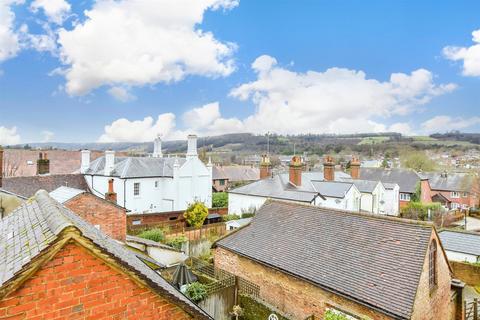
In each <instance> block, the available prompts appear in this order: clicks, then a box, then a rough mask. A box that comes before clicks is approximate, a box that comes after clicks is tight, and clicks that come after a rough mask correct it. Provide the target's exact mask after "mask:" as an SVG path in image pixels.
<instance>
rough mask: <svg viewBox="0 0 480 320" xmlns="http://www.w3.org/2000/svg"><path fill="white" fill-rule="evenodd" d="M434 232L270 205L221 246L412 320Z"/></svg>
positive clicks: (317, 209) (362, 216) (315, 209)
mask: <svg viewBox="0 0 480 320" xmlns="http://www.w3.org/2000/svg"><path fill="white" fill-rule="evenodd" d="M432 230H433V227H432V226H431V225H429V224H415V223H409V222H404V221H400V220H399V219H392V218H385V217H379V216H372V215H366V214H361V213H353V212H348V211H340V210H333V209H326V208H320V207H316V206H310V205H301V204H295V203H288V202H279V201H270V202H267V203H266V204H265V205H264V206H263V207H261V208H260V210H259V211H257V213H256V215H255V217H254V218H253V219H252V221H251V222H250V224H249V225H247V226H246V227H244V228H242V229H239V230H238V231H237V232H234V233H232V234H230V235H228V236H226V237H225V238H223V239H221V240H219V241H218V242H217V243H216V246H218V247H221V248H225V249H227V250H229V251H232V252H235V253H237V254H239V255H241V256H244V257H247V258H250V259H253V260H255V261H257V262H259V263H261V264H264V265H267V266H269V267H273V268H275V269H277V270H280V271H282V272H286V273H288V274H290V275H292V276H294V277H298V278H301V279H303V280H305V281H308V282H310V283H312V284H315V285H317V286H319V287H321V288H323V289H325V290H328V291H331V292H334V293H336V294H339V295H342V296H344V297H346V298H348V299H351V300H355V301H357V302H358V303H362V304H364V305H366V306H368V307H370V308H375V309H377V310H379V311H381V312H383V313H385V314H388V315H391V316H393V317H395V318H400V319H409V318H410V316H411V313H412V309H413V304H414V300H415V295H416V291H417V286H418V282H419V279H420V275H421V272H422V267H423V263H424V258H425V255H426V250H427V248H428V244H429V240H430V236H431V234H432Z"/></svg>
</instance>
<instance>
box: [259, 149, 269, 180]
mask: <svg viewBox="0 0 480 320" xmlns="http://www.w3.org/2000/svg"><path fill="white" fill-rule="evenodd" d="M271 171H272V165H271V164H270V158H269V157H268V155H266V154H264V155H262V160H261V162H260V179H265V178H268V177H270V176H271Z"/></svg>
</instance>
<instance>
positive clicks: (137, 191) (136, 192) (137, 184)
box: [133, 182, 140, 197]
mask: <svg viewBox="0 0 480 320" xmlns="http://www.w3.org/2000/svg"><path fill="white" fill-rule="evenodd" d="M133 196H134V197H140V182H134V183H133Z"/></svg>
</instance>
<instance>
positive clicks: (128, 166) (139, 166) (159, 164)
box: [86, 157, 186, 178]
mask: <svg viewBox="0 0 480 320" xmlns="http://www.w3.org/2000/svg"><path fill="white" fill-rule="evenodd" d="M175 161H178V164H179V165H180V166H182V165H183V164H184V163H185V161H186V159H185V158H146V157H115V165H114V169H113V172H112V174H111V175H112V176H116V177H120V178H140V177H141V178H143V177H173V165H174V163H175ZM104 170H105V157H100V158H98V159H97V160H95V161H93V162H92V163H90V168H89V169H88V171H87V172H86V174H93V175H103V174H104Z"/></svg>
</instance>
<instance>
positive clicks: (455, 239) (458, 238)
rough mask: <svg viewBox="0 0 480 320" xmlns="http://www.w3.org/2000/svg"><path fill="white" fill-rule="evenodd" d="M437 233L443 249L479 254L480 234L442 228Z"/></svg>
mask: <svg viewBox="0 0 480 320" xmlns="http://www.w3.org/2000/svg"><path fill="white" fill-rule="evenodd" d="M438 235H439V236H440V240H441V241H442V245H443V248H444V249H445V250H448V251H455V252H460V253H466V254H471V255H475V256H480V234H476V233H469V232H456V231H449V230H443V231H441V232H440V233H439V234H438Z"/></svg>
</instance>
